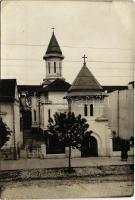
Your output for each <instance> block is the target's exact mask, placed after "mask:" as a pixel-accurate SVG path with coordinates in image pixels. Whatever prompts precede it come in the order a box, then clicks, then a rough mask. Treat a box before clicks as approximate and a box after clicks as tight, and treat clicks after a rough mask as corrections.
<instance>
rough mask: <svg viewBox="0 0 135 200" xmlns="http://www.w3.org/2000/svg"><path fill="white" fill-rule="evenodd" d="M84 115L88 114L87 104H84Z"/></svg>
mask: <svg viewBox="0 0 135 200" xmlns="http://www.w3.org/2000/svg"><path fill="white" fill-rule="evenodd" d="M84 116H88V109H87V104H85V105H84Z"/></svg>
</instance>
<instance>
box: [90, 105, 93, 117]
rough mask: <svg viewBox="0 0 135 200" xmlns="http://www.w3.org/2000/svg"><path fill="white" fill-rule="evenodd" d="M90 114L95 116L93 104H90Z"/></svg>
mask: <svg viewBox="0 0 135 200" xmlns="http://www.w3.org/2000/svg"><path fill="white" fill-rule="evenodd" d="M90 116H93V104H90Z"/></svg>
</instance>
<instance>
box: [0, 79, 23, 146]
mask: <svg viewBox="0 0 135 200" xmlns="http://www.w3.org/2000/svg"><path fill="white" fill-rule="evenodd" d="M0 117H2V120H3V122H4V123H5V124H6V125H7V127H8V128H9V129H10V130H11V137H10V140H9V141H8V142H7V143H6V144H5V145H4V148H12V147H17V146H21V145H22V143H23V137H22V132H20V108H19V98H18V91H17V83H16V80H15V79H1V80H0Z"/></svg>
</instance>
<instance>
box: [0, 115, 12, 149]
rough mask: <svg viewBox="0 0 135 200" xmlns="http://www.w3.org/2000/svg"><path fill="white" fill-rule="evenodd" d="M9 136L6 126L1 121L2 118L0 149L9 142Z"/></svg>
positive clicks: (0, 123) (0, 124)
mask: <svg viewBox="0 0 135 200" xmlns="http://www.w3.org/2000/svg"><path fill="white" fill-rule="evenodd" d="M10 135H11V131H10V130H9V128H8V127H7V125H6V124H5V123H4V122H3V121H2V118H1V117H0V149H1V148H2V147H3V146H4V144H5V143H6V142H7V141H8V140H9V138H10Z"/></svg>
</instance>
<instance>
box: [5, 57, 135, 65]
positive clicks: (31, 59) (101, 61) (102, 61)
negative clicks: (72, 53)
mask: <svg viewBox="0 0 135 200" xmlns="http://www.w3.org/2000/svg"><path fill="white" fill-rule="evenodd" d="M1 60H24V61H40V62H41V61H42V62H43V60H40V59H33V58H30V59H28V58H27V59H26V58H1ZM64 62H81V63H82V61H81V60H64ZM87 62H99V63H116V64H118V63H135V62H134V61H128V62H126V61H104V60H88V61H87Z"/></svg>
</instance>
